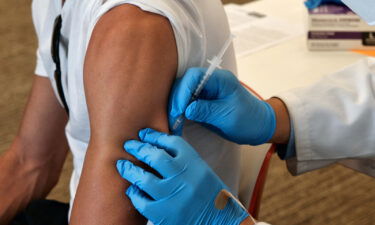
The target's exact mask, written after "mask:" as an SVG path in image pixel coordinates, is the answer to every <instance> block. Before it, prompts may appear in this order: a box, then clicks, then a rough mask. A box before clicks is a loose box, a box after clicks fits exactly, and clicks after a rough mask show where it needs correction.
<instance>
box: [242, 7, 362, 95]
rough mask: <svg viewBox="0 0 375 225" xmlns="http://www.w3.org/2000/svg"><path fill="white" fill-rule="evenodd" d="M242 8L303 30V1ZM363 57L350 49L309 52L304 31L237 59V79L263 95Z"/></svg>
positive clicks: (305, 82)
mask: <svg viewBox="0 0 375 225" xmlns="http://www.w3.org/2000/svg"><path fill="white" fill-rule="evenodd" d="M244 7H245V8H247V9H251V10H255V11H258V12H263V13H265V14H267V15H272V16H275V17H278V18H281V19H283V20H285V21H287V22H288V23H291V24H295V25H296V26H301V27H303V29H304V30H306V24H307V10H306V8H305V6H304V5H303V0H259V1H256V2H252V3H248V4H246V5H244ZM364 57H365V56H363V55H360V54H357V53H353V52H349V51H330V52H323V51H314V52H313V51H309V50H308V49H307V44H306V32H304V34H303V35H301V36H298V37H296V38H293V39H290V40H288V41H286V42H283V43H281V44H279V45H277V46H274V47H271V48H268V49H264V50H261V51H259V52H256V53H254V54H251V55H249V56H247V57H245V58H239V59H238V61H237V62H238V76H239V79H240V80H241V81H243V82H245V83H246V84H248V85H249V86H251V87H252V88H253V89H255V90H256V91H257V92H258V93H259V94H261V95H262V96H263V97H264V98H269V97H271V96H272V95H275V94H277V93H279V92H281V91H285V90H288V89H291V88H295V87H301V86H306V85H309V84H312V83H314V82H315V81H317V80H319V78H321V77H323V76H324V75H327V74H331V73H333V72H336V71H338V70H340V69H342V68H344V67H345V66H347V65H350V64H352V63H354V62H356V61H357V60H359V59H361V58H364Z"/></svg>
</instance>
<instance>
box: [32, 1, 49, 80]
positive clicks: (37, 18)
mask: <svg viewBox="0 0 375 225" xmlns="http://www.w3.org/2000/svg"><path fill="white" fill-rule="evenodd" d="M38 4H39V2H37V1H33V3H32V7H31V8H32V19H33V24H34V28H35V33H36V36H37V38H38V49H37V51H36V66H35V70H34V72H35V74H36V75H38V76H42V77H48V73H47V70H46V68H45V66H44V63H43V60H42V57H41V54H40V43H41V41H40V36H41V30H42V27H41V26H42V24H43V23H42V20H43V18H41V13H40V12H39V10H40V9H41V8H40V6H38Z"/></svg>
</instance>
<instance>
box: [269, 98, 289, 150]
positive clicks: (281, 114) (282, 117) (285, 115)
mask: <svg viewBox="0 0 375 225" xmlns="http://www.w3.org/2000/svg"><path fill="white" fill-rule="evenodd" d="M266 102H268V103H269V104H270V105H271V107H272V108H273V110H274V111H275V114H276V130H275V134H274V135H273V137H272V138H271V140H270V143H274V144H287V143H288V141H289V135H290V129H291V128H290V117H289V112H288V108H287V107H286V105H285V103H284V102H283V101H282V100H281V99H279V98H271V99H268V100H267V101H266Z"/></svg>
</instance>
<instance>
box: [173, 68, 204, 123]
mask: <svg viewBox="0 0 375 225" xmlns="http://www.w3.org/2000/svg"><path fill="white" fill-rule="evenodd" d="M204 71H205V69H203V68H191V69H189V70H188V71H187V72H186V73H185V75H184V77H183V78H182V79H180V80H178V81H176V83H175V85H174V86H173V89H172V92H171V97H170V102H169V117H171V118H177V117H179V116H180V115H183V114H184V112H185V109H186V107H187V106H188V104H189V102H190V99H191V97H192V96H193V94H194V91H195V89H196V87H197V86H198V84H199V82H200V80H201V78H202V77H203V75H204Z"/></svg>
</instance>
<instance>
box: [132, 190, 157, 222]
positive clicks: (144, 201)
mask: <svg viewBox="0 0 375 225" xmlns="http://www.w3.org/2000/svg"><path fill="white" fill-rule="evenodd" d="M126 195H127V196H128V197H129V199H130V201H131V202H132V203H133V205H134V207H135V208H136V209H137V210H138V212H139V213H141V214H142V215H143V216H145V217H147V211H148V208H149V207H150V205H151V204H152V203H153V200H151V199H150V198H149V197H148V196H147V195H146V194H145V193H143V192H142V191H141V190H140V189H139V188H138V187H137V186H135V185H131V186H130V187H129V188H128V189H127V190H126Z"/></svg>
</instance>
